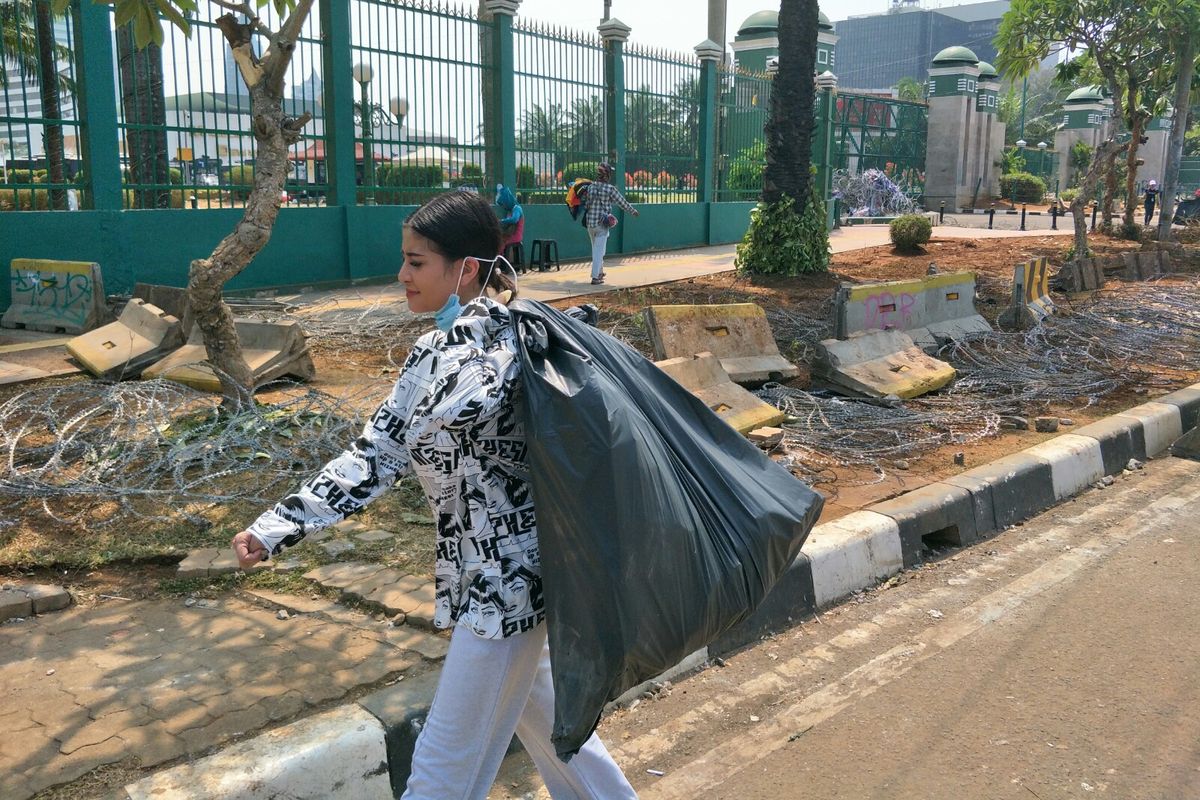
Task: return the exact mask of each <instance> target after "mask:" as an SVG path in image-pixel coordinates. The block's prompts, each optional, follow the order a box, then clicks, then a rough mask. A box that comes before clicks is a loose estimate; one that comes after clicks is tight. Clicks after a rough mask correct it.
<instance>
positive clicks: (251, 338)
mask: <svg viewBox="0 0 1200 800" xmlns="http://www.w3.org/2000/svg"><path fill="white" fill-rule="evenodd" d="M234 326H235V327H236V329H237V334H238V338H239V339H240V340H241V343H242V355H243V356H244V357H245V359H246V363H247V364H248V365H249V366H250V369H251V371H252V372H253V374H254V385H255V386H262V385H263V384H264V383H267V382H269V381H273V380H275V379H276V378H281V377H283V376H285V375H288V376H291V377H294V378H297V379H299V380H308V379H309V378H312V377H313V376H314V375H315V374H316V367H314V366H313V362H312V357H311V356H310V355H309V353H308V345H307V344H306V342H305V335H304V331H303V330H302V329H301V328H300V324H299V323H297V322H256V321H253V320H235V322H234ZM207 358H208V355H207V353H206V351H205V349H204V339H203V337H202V336H201V335H200V328H199V326H197V327H194V328H192V333H191V335H190V336H189V337H188V340H187V344H185V345H184V346H183V347H181V348H180V349H178V350H176V351H175V352H174V353H171V354H170V355H169V356H167V357H166V358H164V359H163V360H162V361H159V362H158V363H157V364H155V365H153V366H151V367H148V368H147V369H146V370H145V371H143V372H142V377H143V378H165V379H167V380H171V381H175V382H177V383H182V384H185V385H187V386H191V387H192V388H194V389H200V390H201V391H206V392H219V391H221V382H220V380H219V379H218V378H217V375H216V373H215V372H213V369H212V367H211V366H209V365H208V363H207V361H206V359H207Z"/></svg>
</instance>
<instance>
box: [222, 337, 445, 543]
mask: <svg viewBox="0 0 1200 800" xmlns="http://www.w3.org/2000/svg"><path fill="white" fill-rule="evenodd" d="M437 360H438V355H437V352H436V351H435V350H433V349H432V348H430V347H428V346H427V345H424V344H423V343H422V342H418V343H417V345H416V346H415V347H414V348H413V350H412V352H411V353H410V354H409V356H408V360H407V361H406V362H405V365H404V369H403V371H402V372H401V374H400V377H399V379H398V380H397V381H396V385H395V387H394V388H393V389H392V394H391V396H389V397H388V398H387V400H385V401H384V402H383V404H382V405H380V407H379V409H378V410H376V412H375V413H374V415H372V417H371V420H370V422H368V423H367V424H366V426H365V427H364V428H363V431H362V434H361V435H360V436H359V437H358V438H357V439H356V440H355V441H354V443H353V444H352V445H351V446H350V447H349V448H347V449H346V450H345V451H344V452H343V453H342V454H341V455H339V456H337V457H336V458H334V459H333V460H332V461H330V462H329V463H328V464H326V465H325V466H324V467H323V468H322V469H321V470H320V471H319V472H318V473H317V474H316V475H314V476H313V477H312V478H310V479H309V480H308V481H306V482H305V483H304V484H303V485H302V486H301V487H300V488H299V489H298V490H297V491H296V492H295V493H293V494H290V495H288V496H287V497H285V498H284V499H283V500H281V501H280V502H279V503H277V504H276V505H275V507H274V508H273V509H271V510H270V511H267V512H266V513H264V514H263V515H262V516H260V517H259V518H258V519H257V520H256V521H255V522H254V524H253V525H251V526H250V527H249V528H248V529H247V531H245V532H244V533H249V534H251V535H252V536H253V538H254V539H257V540H258V542H260V543H261V544H262V545H263V547H264V548H265V550H266V551H267V552H269V553H272V554H278V553H279V552H280V551H281V550H283V548H285V547H291V546H293V545H295V544H297V543H299V542H300V541H301V540H302V539H304V537H305V536H306V535H308V534H309V533H312V532H313V531H318V530H321V529H322V528H326V527H328V526H330V525H332V524H334V523H336V522H339V521H341V520H342V519H345V518H346V517H347V516H349V515H351V514H353V513H355V512H357V511H360V510H361V509H362V508H363V507H365V506H366V505H367V504H368V503H370V502H371V501H373V500H375V499H376V498H377V497H379V496H380V495H382V494H383V493H384V492H386V491H387V490H388V489H389V488H391V486H392V485H393V484H395V482H396V481H397V480H398V479H399V478H400V477H402V476H403V475H405V474H407V473H408V472H410V471H411V466H410V464H409V457H408V450H407V448H405V446H404V436H405V432H406V431H407V430H408V427H409V425H410V423H411V421H412V417H413V413H414V411H415V409H416V407H417V406H418V405H419V404H420V403H421V401H422V400H423V399H424V398H425V396H426V393H427V391H428V389H429V386H430V382H431V376H432V375H433V374H434V373H435V372H436V370H437ZM238 536H239V537H242V534H239V535H238ZM242 540H243V542H245V541H246V540H245V537H242ZM237 542H238V538H237V537H235V539H234V546H235V548H236V547H237ZM250 549H251V548H250V546H249V543H247V550H250ZM239 556H240V553H239ZM259 557H260V558H261V555H260V556H259Z"/></svg>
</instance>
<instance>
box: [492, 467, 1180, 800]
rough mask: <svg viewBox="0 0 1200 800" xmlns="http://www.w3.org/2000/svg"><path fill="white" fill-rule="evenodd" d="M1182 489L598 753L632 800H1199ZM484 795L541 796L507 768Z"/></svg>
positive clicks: (918, 595) (1059, 523)
mask: <svg viewBox="0 0 1200 800" xmlns="http://www.w3.org/2000/svg"><path fill="white" fill-rule="evenodd" d="M1198 478H1200V463H1194V462H1188V461H1179V460H1174V459H1164V460H1161V461H1157V462H1153V463H1151V464H1150V465H1148V466H1147V468H1146V469H1145V470H1141V471H1137V472H1133V473H1128V474H1126V475H1124V476H1120V477H1118V478H1117V479H1116V483H1115V484H1114V485H1113V486H1111V487H1109V488H1107V489H1104V490H1092V491H1090V492H1088V493H1086V494H1084V495H1082V496H1081V497H1079V498H1077V499H1076V500H1074V501H1072V502H1069V503H1067V504H1066V505H1064V506H1061V507H1059V508H1057V509H1055V510H1052V511H1051V512H1049V513H1047V514H1044V515H1042V516H1041V517H1039V518H1037V519H1035V520H1031V521H1029V522H1027V523H1026V524H1024V525H1022V526H1019V527H1015V528H1012V529H1010V530H1009V531H1006V532H1004V533H1003V534H1001V535H1000V536H997V537H996V538H994V539H992V540H990V541H988V542H984V543H981V544H978V545H976V546H975V547H973V548H970V549H967V550H963V551H952V552H950V553H946V554H944V555H943V556H942V558H941V559H940V560H937V561H936V562H934V563H931V564H929V565H926V566H925V567H924V568H922V569H919V570H916V571H912V572H909V573H905V574H903V575H901V576H897V577H896V578H893V579H892V581H890V582H889V583H888V584H885V585H884V586H881V587H879V588H878V589H875V590H871V591H868V592H865V593H863V594H862V595H861V596H859V597H855V598H852V599H851V600H850V601H849V602H847V603H845V604H843V605H842V606H840V607H838V608H836V609H830V610H827V611H826V612H825V613H823V614H822V615H821V617H820V620H819V621H818V620H809V621H807V622H805V623H803V624H802V625H800V626H798V627H796V628H793V629H791V630H788V631H783V632H781V633H779V634H778V635H776V636H775V637H773V638H770V639H767V640H764V641H762V642H760V643H759V644H758V645H756V646H754V647H752V648H749V649H747V650H745V651H743V652H741V653H739V654H737V655H735V656H733V657H732V658H730V659H729V660H728V661H727V662H726V664H725V666H724V667H720V666H714V667H711V668H710V669H708V670H706V671H704V672H701V673H698V674H696V675H693V676H692V677H690V678H688V679H685V680H681V681H679V682H677V683H675V684H674V685H671V686H669V687H667V688H666V689H664V690H663V691H662V692H660V693H659V694H658V695H657V696H656V697H652V698H646V699H643V700H641V701H640V702H639V703H638V704H637V705H636V706H635V707H633V708H631V709H627V710H622V711H619V712H617V713H615V714H614V715H612V716H611V717H609V718H608V719H606V720H605V721H604V723H603V724H602V726H601V729H600V732H601V735H602V736H603V737H604V739H605V740H606V741H607V742H608V743H609V746H610V749H612V750H613V752H614V755H615V757H616V758H617V760H618V762H619V763H620V764H621V765H622V766H623V767H624V768H625V770H626V772H627V774H628V775H629V776H630V779H631V780H632V781H633V782H634V785H635V787H636V788H637V789H638V791H639V793H640V795H641V797H643V798H644V800H668V799H669V798H671V799H674V798H678V799H680V800H682V799H684V798H686V799H687V800H693V799H694V798H701V797H703V798H714V799H719V798H730V799H732V798H737V799H738V800H784V798H787V799H788V800H791V799H792V798H806V799H808V798H812V799H813V800H822V799H823V798H888V799H889V800H902V799H907V798H911V799H912V800H918V799H920V800H932V799H933V798H947V799H951V798H953V799H954V800H961V799H966V798H1001V799H1004V800H1007V799H1008V798H1014V799H1019V800H1035V799H1038V798H1040V800H1051V798H1090V797H1111V798H1120V799H1121V800H1135V799H1141V798H1146V799H1147V800H1148V799H1150V798H1153V799H1154V800H1187V798H1200V635H1198V634H1200V596H1198V593H1197V591H1196V588H1195V587H1196V585H1197V583H1198V582H1200V523H1198V522H1197V520H1198V519H1200V480H1197V479H1198ZM651 770H652V771H654V772H661V773H662V775H661V776H659V775H657V774H653V773H652V772H650V771H651ZM493 796H494V797H496V798H509V797H514V798H515V797H533V796H541V797H545V796H546V795H545V793H544V790H540V789H539V788H538V782H537V780H536V777H535V774H534V773H533V772H532V770H531V769H530V768H529V766H528V764H526V763H523V762H522V761H521V760H520V759H519V758H514V759H511V760H510V763H509V764H508V765H507V766H506V769H505V771H504V772H503V773H502V776H501V781H500V782H499V783H498V784H497V788H496V790H495V792H494V793H493Z"/></svg>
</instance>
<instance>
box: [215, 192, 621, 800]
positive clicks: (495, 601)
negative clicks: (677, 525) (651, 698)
mask: <svg viewBox="0 0 1200 800" xmlns="http://www.w3.org/2000/svg"><path fill="white" fill-rule="evenodd" d="M403 237H404V238H403V254H404V265H403V267H402V268H401V270H400V275H399V279H400V282H401V283H402V284H404V288H405V295H406V296H407V298H408V306H409V309H410V310H412V311H413V312H415V313H418V314H434V319H435V322H436V325H437V329H436V330H432V331H430V332H429V333H427V334H425V335H424V336H422V337H420V338H419V339H418V340H417V342H416V344H415V345H414V346H413V348H412V351H411V352H410V353H409V355H408V358H407V359H406V360H405V362H404V368H403V370H402V371H401V373H400V376H399V378H398V379H397V381H396V384H395V387H394V388H393V389H392V393H391V395H390V396H389V397H388V398H387V399H386V400H384V402H383V404H382V405H381V406H380V407H379V409H378V410H377V411H376V412H375V413H374V415H373V416H372V417H371V419H370V421H369V422H367V424H366V425H365V427H364V428H363V430H362V433H361V434H360V435H359V437H358V438H357V439H356V440H355V441H354V442H353V444H351V445H350V447H349V448H348V449H347V450H346V451H345V452H343V453H342V454H341V455H339V456H337V457H336V458H334V459H333V460H332V461H330V462H329V463H328V464H327V465H326V466H325V467H324V468H322V469H321V470H320V471H319V472H318V473H317V474H316V475H314V476H313V477H312V478H310V479H309V480H308V481H307V482H306V483H304V484H303V485H302V486H301V487H300V488H299V489H298V490H297V491H296V492H295V493H293V494H292V495H290V496H288V497H286V498H284V499H283V500H282V501H280V502H279V503H278V504H276V505H275V507H274V508H272V509H271V510H269V511H267V512H265V513H264V514H262V515H261V516H260V517H259V518H258V519H257V521H255V522H254V523H253V524H252V525H251V526H250V527H249V528H247V529H246V530H244V531H242V532H241V533H239V534H237V535H236V536H235V537H234V538H233V547H234V552H235V553H236V555H237V558H238V562H239V563H240V564H241V566H242V567H243V568H247V569H248V568H250V567H252V566H254V565H255V564H257V563H259V562H260V561H262V560H265V559H266V558H268V557H269V556H270V555H277V554H279V553H280V552H282V551H283V549H284V548H286V547H291V546H293V545H296V544H299V543H300V542H301V541H302V540H303V539H304V537H305V536H306V535H307V534H310V533H313V532H315V531H319V530H321V529H323V528H326V527H328V526H330V525H333V524H335V523H337V522H339V521H340V520H342V519H344V518H345V517H347V516H349V515H351V514H354V513H356V512H358V511H361V510H362V509H363V508H364V507H365V506H366V505H367V504H368V503H370V502H371V501H373V500H375V499H376V498H378V497H380V496H381V495H383V494H384V493H385V492H387V490H388V489H389V488H391V487H392V486H393V485H394V484H395V483H396V482H397V481H398V480H399V479H400V478H402V477H404V476H407V475H415V476H416V477H417V479H418V480H419V481H420V484H421V487H422V489H423V490H424V492H425V495H426V500H427V501H428V503H429V506H430V510H431V511H432V516H433V518H434V519H435V520H437V541H436V559H435V562H434V585H435V597H436V600H435V603H434V618H433V624H434V627H436V628H441V629H452V634H451V637H450V648H449V651H448V652H447V654H446V658H445V661H444V663H443V665H442V672H441V676H440V678H439V681H438V687H437V691H436V693H435V695H434V699H433V705H432V707H431V708H430V710H429V715H428V717H427V718H426V720H425V724H424V726H423V727H422V729H421V733H420V735H419V737H418V738H417V743H416V748H415V750H414V752H413V757H412V772H411V776H410V777H409V779H408V786H407V789H406V790H405V792H404V794H403V800H446V798H452V797H453V798H462V800H485V799H486V797H487V795H488V790H489V789H490V787H491V785H492V783H493V781H494V780H495V777H496V774H497V772H498V770H499V768H500V764H501V761H502V760H503V758H504V754H505V752H506V751H507V750H508V746H509V744H510V742H511V741H512V737H513V734H514V732H515V733H516V735H517V737H518V738H520V740H521V742H522V744H523V745H524V746H525V750H526V751H527V752H528V753H529V754H530V756H531V757H532V759H533V761H534V764H535V765H536V766H537V769H538V771H539V772H540V773H541V775H542V778H543V780H544V781H545V783H546V787H547V789H549V791H550V794H551V796H552V797H554V798H556V800H557V799H558V798H571V799H579V800H636V798H637V795H636V793H635V792H634V790H633V788H632V787H631V786H630V785H629V782H628V780H626V778H625V776H624V774H622V772H621V769H620V767H618V766H617V764H616V762H615V761H613V759H612V756H611V755H609V753H608V750H607V749H606V748H605V747H604V744H603V743H602V742H601V741H600V739H599V738H598V737H597V736H596V735H595V734H594V733H593V734H591V735H590V736H589V737H588V738H587V740H586V741H585V742H584V744H583V746H582V747H581V749H580V750H579V751H578V753H577V754H576V755H575V756H574V757H573V758H572V759H571V760H570V762H569V763H564V762H563V761H562V760H560V759H559V758H558V757H557V755H556V750H555V746H554V744H553V743H552V741H551V735H552V727H553V723H554V697H555V695H554V685H553V682H552V680H551V666H550V654H549V648H548V645H547V634H546V622H545V599H544V597H543V592H542V571H543V566H542V558H541V555H540V551H539V547H538V530H537V518H536V514H535V507H534V500H533V491H532V487H531V485H530V477H529V473H530V470H529V464H528V450H527V441H526V432H525V423H524V422H523V417H522V415H521V413H520V409H519V407H518V401H519V399H520V397H521V395H522V392H523V387H524V375H523V372H522V363H523V362H522V360H521V358H520V355H519V348H520V344H519V342H518V341H517V331H516V328H515V326H514V324H513V317H512V313H511V312H510V311H509V309H508V306H507V303H508V302H509V300H511V299H512V297H513V296H515V294H516V289H517V287H516V283H515V273H514V272H512V267H511V265H507V269H506V270H505V271H502V270H501V268H500V267H501V264H502V263H504V261H505V260H504V258H503V257H502V256H499V255H498V253H499V252H500V247H501V242H502V238H501V233H500V224H499V220H498V219H497V218H496V215H495V213H494V211H493V210H492V206H491V205H490V204H489V203H488V202H487V200H485V199H484V198H482V197H481V196H479V195H478V194H470V193H466V192H447V193H444V194H440V195H438V196H437V197H434V198H433V199H432V200H430V201H428V202H427V203H425V204H424V205H422V206H421V207H420V208H418V209H417V210H416V211H415V212H413V214H412V216H410V217H409V218H408V221H407V222H406V223H405V225H404V234H403ZM285 668H286V667H285Z"/></svg>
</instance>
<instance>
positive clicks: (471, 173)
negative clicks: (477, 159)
mask: <svg viewBox="0 0 1200 800" xmlns="http://www.w3.org/2000/svg"><path fill="white" fill-rule="evenodd" d="M458 174H459V175H460V176H461V177H463V178H472V179H475V180H480V179H482V178H483V167H481V166H479V165H478V164H476V163H474V162H468V163H466V164H463V166H462V169H461V170H460V171H459V173H458Z"/></svg>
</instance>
